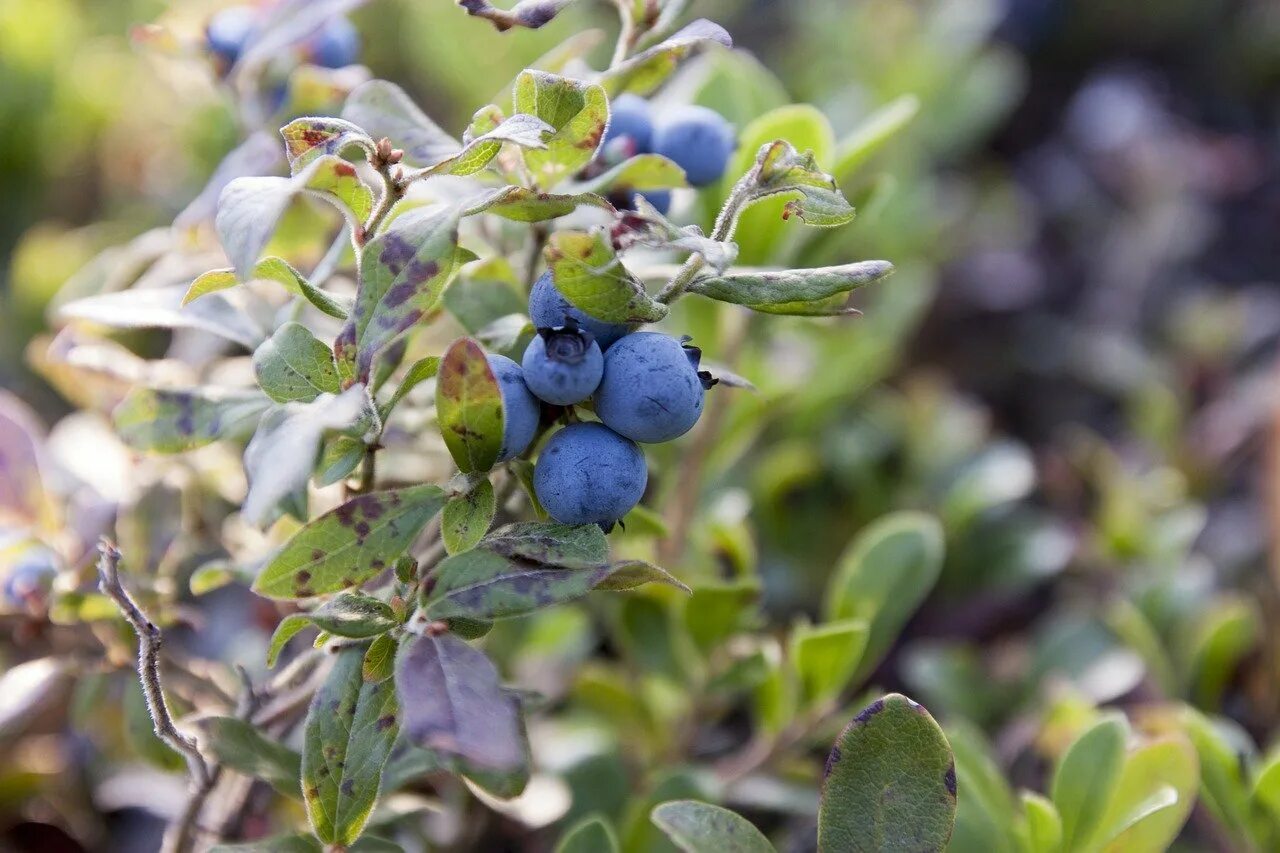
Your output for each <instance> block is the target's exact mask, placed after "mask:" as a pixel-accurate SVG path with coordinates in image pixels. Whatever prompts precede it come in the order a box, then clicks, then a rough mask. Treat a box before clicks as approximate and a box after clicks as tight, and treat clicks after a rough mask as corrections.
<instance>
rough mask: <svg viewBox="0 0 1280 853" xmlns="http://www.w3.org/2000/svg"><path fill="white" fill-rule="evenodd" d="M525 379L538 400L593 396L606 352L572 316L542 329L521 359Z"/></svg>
mask: <svg viewBox="0 0 1280 853" xmlns="http://www.w3.org/2000/svg"><path fill="white" fill-rule="evenodd" d="M520 366H521V367H522V368H523V369H524V382H525V384H526V385H528V386H529V390H530V391H532V392H533V394H534V396H535V397H537V398H538V399H539V400H543V401H545V402H547V403H551V404H552V405H555V406H572V405H573V404H574V403H581V402H582V401H583V400H585V399H587V398H588V397H590V396H591V394H592V392H594V391H595V390H596V386H597V385H599V384H600V376H601V374H602V373H604V355H603V354H602V353H601V352H600V345H599V344H597V343H596V342H595V339H594V338H592V337H591V333H590V332H584V331H582V330H581V329H579V328H578V322H577V321H576V320H574V319H573V318H572V317H570V318H569V319H568V320H567V321H566V322H565V325H563V326H557V327H555V328H553V329H545V328H544V329H539V330H538V334H537V336H536V337H534V339H533V340H532V341H530V342H529V348H528V349H526V350H525V351H524V359H523V360H522V361H521V362H520Z"/></svg>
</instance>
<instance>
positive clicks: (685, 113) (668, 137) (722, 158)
mask: <svg viewBox="0 0 1280 853" xmlns="http://www.w3.org/2000/svg"><path fill="white" fill-rule="evenodd" d="M735 145H736V142H735V139H734V133H733V126H732V125H730V124H729V122H727V121H725V120H724V118H722V117H721V116H720V114H719V113H717V112H715V111H714V110H709V109H707V108H706V107H698V106H687V107H681V108H680V109H678V110H676V111H674V112H673V113H672V114H671V115H670V116H663V117H662V118H661V119H660V120H659V121H658V124H657V126H655V127H654V130H653V150H654V153H656V154H661V155H662V156H663V157H666V158H667V159H669V160H673V161H675V163H676V164H677V165H678V166H680V168H682V169H684V173H685V177H686V178H688V179H689V183H690V184H691V185H693V186H695V187H705V186H706V185H708V184H714V183H715V182H716V181H718V180H720V176H721V175H723V174H724V170H725V167H726V166H728V165H729V155H731V154H732V153H733V149H734V147H735Z"/></svg>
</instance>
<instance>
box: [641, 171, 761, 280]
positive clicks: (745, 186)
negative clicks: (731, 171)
mask: <svg viewBox="0 0 1280 853" xmlns="http://www.w3.org/2000/svg"><path fill="white" fill-rule="evenodd" d="M758 179H759V169H758V167H757V168H753V169H752V170H751V171H749V172H747V173H746V174H745V175H743V176H742V178H741V180H739V181H738V183H736V184H734V187H733V192H731V193H729V197H728V198H727V199H725V202H724V207H722V208H720V215H719V216H717V217H716V224H715V227H714V228H713V229H712V230H711V239H712V240H715V241H716V242H718V243H724V242H726V241H728V240H732V239H733V232H734V231H736V230H737V228H738V220H739V219H741V218H742V211H743V210H745V209H746V205H747V202H748V201H749V200H750V198H751V193H752V191H753V190H754V189H755V186H756V182H757V180H758ZM706 265H707V260H706V258H704V257H702V255H698V254H694V255H690V256H689V258H688V260H686V261H685V262H684V266H682V267H680V271H679V272H677V273H676V274H675V277H674V278H672V279H671V281H670V283H668V284H667V286H666V287H664V288H662V292H661V293H659V294H658V296H657V300H658V301H659V302H661V303H663V304H664V305H670V304H671V303H672V302H675V301H676V300H677V299H679V298H680V297H681V296H683V295H684V292H685V291H686V290H687V289H688V288H689V285H690V284H692V283H693V280H694V279H695V278H697V277H698V273H700V272H702V268H703V267H704V266H706Z"/></svg>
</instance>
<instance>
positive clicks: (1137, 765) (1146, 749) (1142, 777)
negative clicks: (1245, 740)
mask: <svg viewBox="0 0 1280 853" xmlns="http://www.w3.org/2000/svg"><path fill="white" fill-rule="evenodd" d="M1199 787H1200V766H1199V761H1198V760H1197V758H1196V750H1195V747H1194V746H1192V745H1191V742H1190V741H1189V740H1188V739H1187V738H1185V737H1183V736H1181V735H1178V736H1168V737H1162V738H1160V739H1158V740H1155V741H1152V742H1150V743H1147V744H1144V745H1142V746H1140V747H1138V748H1137V749H1135V750H1133V751H1132V752H1130V753H1129V754H1128V755H1127V756H1126V758H1125V762H1124V768H1123V769H1122V770H1121V771H1120V778H1119V781H1118V782H1116V786H1115V791H1114V793H1113V794H1112V795H1111V799H1110V801H1109V802H1108V804H1107V810H1106V814H1105V815H1104V816H1103V818H1102V822H1101V824H1100V826H1102V827H1103V831H1102V834H1101V836H1100V840H1101V841H1102V842H1104V843H1105V844H1106V845H1107V846H1106V847H1105V848H1104V849H1105V850H1106V851H1107V852H1108V853H1124V851H1143V850H1153V851H1154V850H1167V849H1168V848H1169V846H1170V845H1171V844H1172V843H1173V841H1174V839H1175V838H1177V837H1178V833H1179V832H1181V830H1182V826H1183V824H1185V823H1186V822H1187V818H1189V817H1190V816H1191V809H1192V807H1193V806H1194V805H1195V801H1196V793H1197V791H1198V789H1199ZM1170 793H1172V797H1170V796H1169V794H1170Z"/></svg>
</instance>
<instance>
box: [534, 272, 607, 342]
mask: <svg viewBox="0 0 1280 853" xmlns="http://www.w3.org/2000/svg"><path fill="white" fill-rule="evenodd" d="M529 318H530V319H532V320H533V325H534V326H536V327H537V328H539V329H550V328H555V327H556V326H563V325H564V323H565V320H568V319H569V318H573V319H574V320H577V321H578V325H579V326H581V327H582V329H583V331H586V332H589V333H590V334H591V336H592V337H594V338H595V339H596V343H598V344H599V345H600V349H601V350H607V349H609V347H610V345H612V344H613V342H614V341H616V340H617V339H618V338H620V337H622V336H623V335H625V334H627V333H628V332H630V331H631V327H630V326H627V325H626V324H622V323H606V322H605V321H604V320H597V319H596V318H595V317H592V316H591V315H590V314H588V313H586V312H585V311H583V310H581V309H579V308H576V307H574V306H573V305H571V304H570V303H569V300H567V299H565V298H564V296H563V295H562V294H561V293H560V291H558V290H556V286H555V283H554V282H553V281H552V279H551V273H550V272H545V273H543V274H542V277H541V278H539V279H538V280H537V281H536V282H534V285H533V290H531V291H530V292H529Z"/></svg>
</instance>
